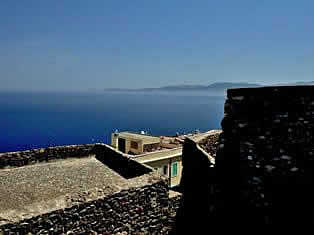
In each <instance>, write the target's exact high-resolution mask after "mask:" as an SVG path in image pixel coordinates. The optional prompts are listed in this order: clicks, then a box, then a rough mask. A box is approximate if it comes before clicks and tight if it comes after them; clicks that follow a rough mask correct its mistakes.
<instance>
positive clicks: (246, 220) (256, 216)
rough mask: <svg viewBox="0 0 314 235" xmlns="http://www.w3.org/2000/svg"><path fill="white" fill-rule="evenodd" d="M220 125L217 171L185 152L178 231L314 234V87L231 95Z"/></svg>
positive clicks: (189, 146)
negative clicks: (192, 229) (181, 204)
mask: <svg viewBox="0 0 314 235" xmlns="http://www.w3.org/2000/svg"><path fill="white" fill-rule="evenodd" d="M221 125H222V130H223V132H222V134H221V135H220V137H219V144H218V150H217V156H216V159H215V165H214V166H212V163H211V162H210V161H209V160H208V159H207V157H206V156H205V155H204V153H203V152H202V151H200V148H199V147H200V146H199V145H198V144H197V143H193V142H192V141H191V140H187V141H186V143H185V145H184V148H183V167H184V168H183V169H184V170H183V171H184V172H183V177H182V180H183V181H182V183H183V190H184V192H183V198H184V205H183V213H181V214H183V215H182V216H181V217H182V218H181V219H180V220H179V222H178V225H177V227H178V228H180V229H181V231H184V230H187V229H188V227H193V228H199V230H200V231H201V230H202V231H205V232H206V231H207V232H208V233H209V232H210V231H213V230H214V229H219V230H220V231H223V230H227V229H232V230H233V231H234V232H236V231H240V232H251V233H253V234H256V233H260V232H262V231H267V232H274V231H280V232H287V233H290V232H292V231H296V230H297V231H298V232H299V233H301V234H302V232H301V231H303V230H305V229H308V230H310V231H309V232H313V228H314V227H313V225H314V213H313V212H314V210H313V209H314V205H313V201H314V200H313V199H314V193H313V189H314V174H313V173H314V142H313V137H314V87H313V86H294V87H263V88H243V89H230V90H228V92H227V100H226V103H225V116H224V119H223V120H222V123H221ZM192 159H193V160H192ZM185 163H186V164H185ZM193 171H194V175H196V176H197V177H194V176H193ZM196 172H197V174H196ZM200 172H202V173H200ZM202 176H203V177H204V178H206V180H203V179H202V180H201V181H199V179H200V177H202ZM192 192H194V194H193V193H192ZM204 195H206V196H204ZM193 198H194V201H193ZM196 199H197V200H196ZM197 207H198V208H199V210H198V209H197ZM181 211H182V209H181ZM198 211H199V213H198ZM180 221H181V222H180ZM187 221H190V223H189V226H188V225H187V223H186V222H187Z"/></svg>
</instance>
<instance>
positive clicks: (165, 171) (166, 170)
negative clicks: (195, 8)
mask: <svg viewBox="0 0 314 235" xmlns="http://www.w3.org/2000/svg"><path fill="white" fill-rule="evenodd" d="M162 173H163V174H164V175H168V166H167V165H165V166H164V167H163V168H162Z"/></svg>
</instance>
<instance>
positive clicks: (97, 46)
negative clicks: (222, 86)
mask: <svg viewBox="0 0 314 235" xmlns="http://www.w3.org/2000/svg"><path fill="white" fill-rule="evenodd" d="M313 12H314V1H312V0H308V1H306V0H299V1H295V0H293V1H292V0H275V1H274V0H258V1H255V0H238V1H234V0H230V1H227V0H220V1H208V0H207V1H202V0H198V1H197V0H196V1H190V0H189V1H187V0H159V1H148V0H142V1H139V0H132V1H121V0H93V1H86V0H84V1H81V0H66V1H40V0H36V1H35V0H19V1H12V0H2V1H1V2H0V65H1V67H0V83H1V86H0V90H12V89H13V90H88V89H103V88H111V87H120V88H128V87H132V88H141V87H159V86H164V85H174V84H202V85H205V84H210V83H213V82H223V81H228V82H252V83H253V82H254V83H255V82H257V83H263V84H270V83H284V82H294V81H313V80H314V43H313V42H314V14H313Z"/></svg>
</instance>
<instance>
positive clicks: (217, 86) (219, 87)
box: [104, 81, 314, 91]
mask: <svg viewBox="0 0 314 235" xmlns="http://www.w3.org/2000/svg"><path fill="white" fill-rule="evenodd" d="M305 85H314V81H310V82H302V81H300V82H295V83H282V84H273V85H267V86H305ZM262 86H266V85H261V84H258V83H246V82H216V83H212V84H210V85H208V86H206V85H174V86H163V87H159V88H141V89H124V88H108V89H104V90H105V91H206V90H208V91H210V90H215V91H224V90H226V89H230V88H248V87H249V88H253V87H262Z"/></svg>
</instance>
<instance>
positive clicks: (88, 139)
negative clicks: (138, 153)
mask: <svg viewBox="0 0 314 235" xmlns="http://www.w3.org/2000/svg"><path fill="white" fill-rule="evenodd" d="M224 100H225V96H224V94H221V93H220V94H219V95H217V94H213V93H209V92H137V93H135V92H101V93H100V92H99V93H38V92H37V93H27V92H2V93H0V130H1V135H0V152H8V151H18V150H26V149H32V148H40V147H47V146H56V145H68V144H88V143H99V142H102V143H110V136H111V133H112V132H113V131H115V130H116V129H117V130H118V131H123V130H131V131H140V130H145V131H148V132H149V133H150V134H152V135H175V133H176V132H179V133H183V132H186V133H188V132H191V131H194V130H196V129H199V130H200V131H205V130H208V129H216V128H220V121H221V119H222V117H223V106H224Z"/></svg>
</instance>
